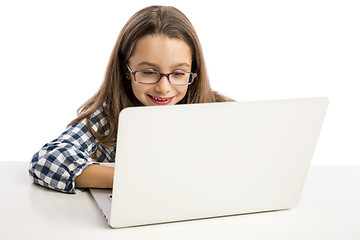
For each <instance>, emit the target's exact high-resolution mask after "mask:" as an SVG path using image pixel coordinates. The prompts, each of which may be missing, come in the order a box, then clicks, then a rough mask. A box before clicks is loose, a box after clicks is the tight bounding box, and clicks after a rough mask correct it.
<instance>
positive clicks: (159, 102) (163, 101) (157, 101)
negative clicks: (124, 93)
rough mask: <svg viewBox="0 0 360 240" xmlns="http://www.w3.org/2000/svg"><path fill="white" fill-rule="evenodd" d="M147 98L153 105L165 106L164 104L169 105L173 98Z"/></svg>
mask: <svg viewBox="0 0 360 240" xmlns="http://www.w3.org/2000/svg"><path fill="white" fill-rule="evenodd" d="M147 96H148V97H149V98H150V100H151V101H152V102H153V103H155V104H157V105H166V104H169V103H170V102H171V101H172V100H173V98H174V97H168V98H163V97H154V96H151V95H149V94H148V95H147Z"/></svg>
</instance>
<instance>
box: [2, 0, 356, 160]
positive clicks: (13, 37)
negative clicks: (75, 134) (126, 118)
mask: <svg viewBox="0 0 360 240" xmlns="http://www.w3.org/2000/svg"><path fill="white" fill-rule="evenodd" d="M153 4H161V5H173V6H175V7H178V8H179V9H180V10H181V11H183V12H184V13H185V14H186V15H187V17H188V18H189V19H190V21H191V22H192V23H193V25H194V26H195V28H196V30H197V33H198V35H199V38H200V41H201V43H202V45H203V50H204V54H205V58H206V62H207V67H208V71H209V75H210V81H211V84H212V87H213V89H215V90H217V91H220V92H221V93H223V94H225V95H227V96H229V97H232V98H234V99H235V100H237V101H248V100H264V99H279V98H297V97H313V96H327V97H329V99H330V106H329V109H328V114H327V116H326V119H325V123H324V126H323V129H322V133H321V136H320V139H319V143H318V146H317V149H316V152H315V155H314V159H313V164H336V165H337V164H353V165H354V164H356V165H360V147H359V142H360V141H359V138H360V94H359V92H360V87H359V85H358V82H359V80H360V14H359V13H360V3H359V1H356V0H354V1H350V0H333V1H331V0H328V1H320V0H310V1H309V0H301V1H300V0H298V1H295V0H292V1H289V0H284V1H280V0H273V1H267V0H251V1H227V0H222V1H195V0H182V1H179V0H176V1H136V0H131V1H76V0H73V1H38V0H32V1H16V0H11V1H10V0H9V1H1V2H0V35H1V36H0V81H1V85H0V89H1V90H0V91H1V94H0V104H1V118H0V121H1V122H0V126H1V142H0V143H1V145H0V147H1V158H0V160H1V161H30V160H31V157H32V155H33V154H34V153H35V152H36V151H37V150H38V149H40V148H41V147H42V145H44V144H45V143H46V142H49V141H51V140H52V139H54V138H56V137H57V136H58V135H59V134H60V133H61V132H62V131H63V130H64V129H65V127H66V125H67V124H68V123H69V122H70V121H71V120H72V119H74V118H75V117H76V110H77V108H78V107H79V106H80V105H81V104H82V103H83V102H85V101H86V100H87V99H88V98H90V97H91V96H92V95H93V94H94V93H95V92H96V90H97V89H98V88H99V86H100V84H101V83H102V80H103V77H104V73H105V69H106V65H107V62H108V59H109V56H110V53H111V51H112V48H113V46H114V43H115V41H116V38H117V35H118V33H119V32H120V30H121V28H122V27H123V25H124V24H125V22H126V21H127V20H128V19H129V18H130V16H131V15H133V14H134V13H135V12H136V11H138V10H139V9H141V8H143V7H145V6H148V5H153Z"/></svg>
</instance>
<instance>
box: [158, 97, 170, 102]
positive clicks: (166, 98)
mask: <svg viewBox="0 0 360 240" xmlns="http://www.w3.org/2000/svg"><path fill="white" fill-rule="evenodd" d="M154 99H155V100H156V101H166V100H169V99H168V98H166V99H160V98H156V97H154Z"/></svg>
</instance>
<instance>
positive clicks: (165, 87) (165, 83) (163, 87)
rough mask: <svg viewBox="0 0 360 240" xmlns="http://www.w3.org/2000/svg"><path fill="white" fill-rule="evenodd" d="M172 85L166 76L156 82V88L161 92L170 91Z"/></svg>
mask: <svg viewBox="0 0 360 240" xmlns="http://www.w3.org/2000/svg"><path fill="white" fill-rule="evenodd" d="M171 88H172V85H171V84H170V82H169V80H168V79H167V77H166V76H162V78H161V79H160V81H159V82H158V83H156V84H155V90H156V91H157V92H160V93H168V92H170V91H171Z"/></svg>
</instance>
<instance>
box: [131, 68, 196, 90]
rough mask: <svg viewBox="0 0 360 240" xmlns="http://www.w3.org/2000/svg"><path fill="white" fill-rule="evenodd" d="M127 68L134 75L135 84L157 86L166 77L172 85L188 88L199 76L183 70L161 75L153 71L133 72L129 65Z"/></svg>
mask: <svg viewBox="0 0 360 240" xmlns="http://www.w3.org/2000/svg"><path fill="white" fill-rule="evenodd" d="M126 67H127V68H128V69H129V71H130V72H131V73H132V74H133V76H134V80H135V82H138V83H142V84H156V83H158V82H160V80H161V78H162V77H164V76H165V77H166V78H167V80H168V81H169V83H170V84H171V85H174V86H187V85H190V84H192V83H193V82H194V79H195V78H196V76H197V74H196V73H192V72H185V71H181V70H177V71H175V72H172V73H160V72H158V71H153V70H140V71H133V70H131V68H130V67H129V65H128V64H126Z"/></svg>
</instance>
